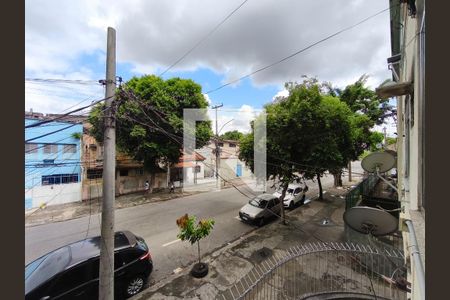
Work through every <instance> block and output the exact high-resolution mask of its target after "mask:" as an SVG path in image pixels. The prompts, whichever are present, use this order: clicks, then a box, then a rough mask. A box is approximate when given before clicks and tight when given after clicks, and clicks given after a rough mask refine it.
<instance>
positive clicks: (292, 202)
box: [289, 201, 295, 209]
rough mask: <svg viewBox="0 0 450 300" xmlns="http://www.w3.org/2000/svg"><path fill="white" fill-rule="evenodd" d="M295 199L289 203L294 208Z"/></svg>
mask: <svg viewBox="0 0 450 300" xmlns="http://www.w3.org/2000/svg"><path fill="white" fill-rule="evenodd" d="M294 205H295V204H294V201H291V202H290V203H289V209H293V208H294Z"/></svg>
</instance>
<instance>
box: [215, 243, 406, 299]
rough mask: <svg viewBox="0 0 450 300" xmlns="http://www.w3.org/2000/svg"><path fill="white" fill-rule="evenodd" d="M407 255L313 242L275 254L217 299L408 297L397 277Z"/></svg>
mask: <svg viewBox="0 0 450 300" xmlns="http://www.w3.org/2000/svg"><path fill="white" fill-rule="evenodd" d="M402 272H404V256H403V253H402V252H401V251H398V250H387V249H384V250H379V249H374V248H373V247H370V246H363V245H358V244H353V243H337V242H336V243H334V242H330V243H310V244H304V245H300V246H296V247H293V248H290V249H289V250H288V251H286V253H285V254H283V255H280V254H276V253H275V254H274V255H273V256H272V257H270V258H268V259H266V260H265V261H263V262H262V263H261V264H259V265H258V266H255V268H253V269H252V270H251V271H250V272H249V273H248V274H246V275H245V276H244V277H243V278H242V279H240V280H239V281H238V282H237V283H236V284H234V285H233V286H232V287H231V288H230V289H228V290H226V291H225V292H223V293H222V294H219V295H218V296H217V299H227V300H228V299H230V300H234V299H406V291H404V290H402V289H399V288H398V287H397V285H394V284H392V283H390V282H394V281H393V280H392V279H396V278H398V277H399V276H402Z"/></svg>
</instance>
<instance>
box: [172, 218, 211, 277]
mask: <svg viewBox="0 0 450 300" xmlns="http://www.w3.org/2000/svg"><path fill="white" fill-rule="evenodd" d="M177 225H178V227H179V228H180V233H179V234H178V235H177V237H178V238H179V239H180V240H182V241H186V240H187V241H189V242H190V243H191V245H193V244H195V243H197V249H198V263H196V264H195V265H194V266H193V267H192V270H191V275H192V276H193V277H196V278H201V277H205V276H206V274H208V265H207V264H206V263H202V262H201V260H200V240H201V239H202V238H204V237H206V236H208V235H209V233H210V232H211V230H212V228H213V225H214V220H212V219H208V220H200V221H199V222H198V223H197V218H196V217H195V216H188V214H185V215H184V216H182V217H181V218H179V219H178V220H177Z"/></svg>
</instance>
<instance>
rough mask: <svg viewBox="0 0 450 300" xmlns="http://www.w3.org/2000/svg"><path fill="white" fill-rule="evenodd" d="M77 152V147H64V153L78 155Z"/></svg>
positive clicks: (73, 145) (71, 145) (72, 145)
mask: <svg viewBox="0 0 450 300" xmlns="http://www.w3.org/2000/svg"><path fill="white" fill-rule="evenodd" d="M76 152H77V145H75V144H70V145H64V148H63V153H76Z"/></svg>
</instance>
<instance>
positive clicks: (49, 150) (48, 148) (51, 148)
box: [44, 144, 58, 154]
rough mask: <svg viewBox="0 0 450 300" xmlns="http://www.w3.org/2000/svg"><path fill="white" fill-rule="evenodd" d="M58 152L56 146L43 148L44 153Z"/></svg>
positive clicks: (48, 145) (50, 145) (51, 145)
mask: <svg viewBox="0 0 450 300" xmlns="http://www.w3.org/2000/svg"><path fill="white" fill-rule="evenodd" d="M57 152H58V145H55V144H46V145H45V146H44V153H46V154H48V153H57Z"/></svg>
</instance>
